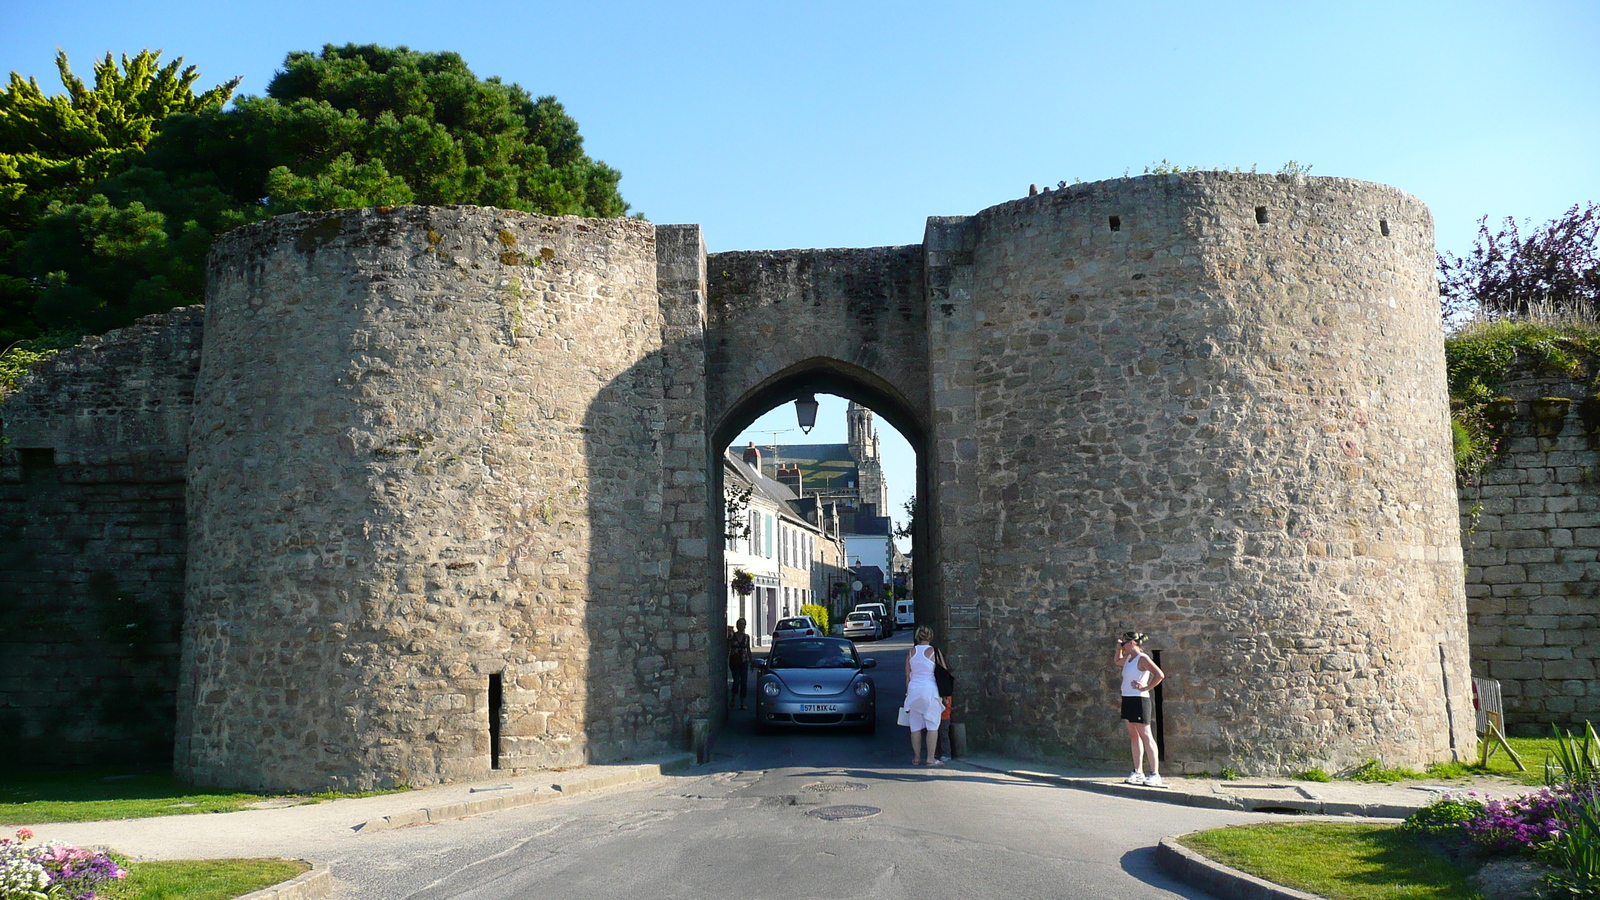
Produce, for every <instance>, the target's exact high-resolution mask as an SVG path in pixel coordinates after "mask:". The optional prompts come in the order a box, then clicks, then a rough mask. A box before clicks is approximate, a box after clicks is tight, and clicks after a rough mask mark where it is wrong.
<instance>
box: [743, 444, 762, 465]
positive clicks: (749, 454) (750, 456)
mask: <svg viewBox="0 0 1600 900" xmlns="http://www.w3.org/2000/svg"><path fill="white" fill-rule="evenodd" d="M744 464H745V465H747V466H749V467H750V468H752V469H755V470H756V471H757V472H760V471H761V451H760V450H757V449H756V442H755V441H751V442H750V445H749V446H748V447H745V448H744Z"/></svg>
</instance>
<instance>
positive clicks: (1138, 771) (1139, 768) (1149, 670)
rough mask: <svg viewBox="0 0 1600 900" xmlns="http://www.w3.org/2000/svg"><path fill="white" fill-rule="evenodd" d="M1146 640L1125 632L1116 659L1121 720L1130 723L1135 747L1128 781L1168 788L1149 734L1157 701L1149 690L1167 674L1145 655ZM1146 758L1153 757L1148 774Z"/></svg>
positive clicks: (1129, 727) (1138, 633)
mask: <svg viewBox="0 0 1600 900" xmlns="http://www.w3.org/2000/svg"><path fill="white" fill-rule="evenodd" d="M1147 640H1149V637H1148V636H1147V635H1146V634H1145V633H1144V632H1142V631H1125V632H1123V633H1122V637H1121V638H1119V639H1118V640H1117V655H1116V657H1115V658H1114V661H1115V662H1116V663H1118V664H1120V665H1121V666H1122V720H1123V721H1124V722H1127V723H1128V741H1129V743H1130V745H1131V747H1132V750H1133V773H1132V774H1130V775H1129V776H1128V783H1129V784H1145V785H1149V786H1150V787H1166V786H1167V785H1166V782H1164V781H1162V780H1161V761H1160V760H1159V759H1157V758H1156V739H1155V735H1153V734H1151V733H1150V723H1151V721H1153V720H1154V718H1155V715H1154V713H1155V701H1154V700H1153V699H1151V697H1150V692H1151V691H1152V690H1154V689H1155V686H1156V685H1158V684H1160V683H1161V682H1162V680H1163V679H1165V678H1166V677H1167V676H1166V673H1164V672H1162V671H1161V667H1160V666H1158V665H1156V664H1155V661H1154V660H1152V659H1151V658H1150V657H1148V656H1146V655H1145V652H1144V650H1143V649H1142V647H1141V645H1142V644H1143V643H1144V642H1145V641H1147ZM1146 757H1148V758H1149V760H1150V773H1149V774H1148V775H1147V774H1145V766H1144V763H1145V758H1146Z"/></svg>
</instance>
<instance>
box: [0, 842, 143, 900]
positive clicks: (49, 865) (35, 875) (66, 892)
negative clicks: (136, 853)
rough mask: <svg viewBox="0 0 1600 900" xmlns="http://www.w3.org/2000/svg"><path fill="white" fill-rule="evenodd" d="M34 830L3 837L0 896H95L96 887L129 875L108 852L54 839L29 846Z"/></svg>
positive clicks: (40, 899)
mask: <svg viewBox="0 0 1600 900" xmlns="http://www.w3.org/2000/svg"><path fill="white" fill-rule="evenodd" d="M32 838H33V832H31V831H29V830H28V829H26V828H20V829H18V830H17V836H16V838H15V839H12V838H0V900H49V898H71V900H94V896H95V892H94V887H95V885H97V884H100V883H101V882H105V881H111V880H114V879H117V878H122V877H124V876H126V875H127V873H126V872H124V871H123V870H122V868H121V867H120V866H118V865H117V863H116V861H115V860H113V859H112V858H111V857H110V856H109V855H108V854H106V853H102V852H100V851H97V850H83V849H81V848H78V847H73V846H70V845H68V844H62V843H57V842H55V841H51V842H50V843H47V844H44V845H43V846H40V847H28V846H26V844H27V842H28V841H29V840H30V839H32Z"/></svg>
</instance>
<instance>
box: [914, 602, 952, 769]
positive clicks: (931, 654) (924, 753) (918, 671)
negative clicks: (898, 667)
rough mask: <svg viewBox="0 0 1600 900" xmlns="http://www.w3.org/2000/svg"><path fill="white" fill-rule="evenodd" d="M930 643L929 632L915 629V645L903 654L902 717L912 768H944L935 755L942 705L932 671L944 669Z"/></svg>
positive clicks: (920, 627) (930, 630)
mask: <svg viewBox="0 0 1600 900" xmlns="http://www.w3.org/2000/svg"><path fill="white" fill-rule="evenodd" d="M932 642H933V629H932V628H929V627H928V626H926V625H922V626H919V627H918V628H917V633H916V644H915V646H913V647H912V648H911V649H910V650H909V651H908V652H907V653H906V702H905V705H904V706H903V707H902V709H903V710H904V711H905V713H906V724H907V725H908V726H910V728H911V764H912V765H914V766H921V765H929V766H942V765H944V763H942V762H940V761H939V757H938V754H937V750H938V747H939V718H940V716H942V715H943V714H944V701H943V700H941V699H940V698H939V684H938V682H937V681H936V680H935V679H934V669H935V668H936V667H944V654H942V653H939V652H938V651H937V650H934V649H933V646H932ZM948 671H949V670H948V668H946V672H947V673H948Z"/></svg>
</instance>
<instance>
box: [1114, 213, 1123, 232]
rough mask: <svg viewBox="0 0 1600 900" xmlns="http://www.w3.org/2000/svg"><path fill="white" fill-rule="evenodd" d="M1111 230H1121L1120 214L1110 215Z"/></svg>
mask: <svg viewBox="0 0 1600 900" xmlns="http://www.w3.org/2000/svg"><path fill="white" fill-rule="evenodd" d="M1111 230H1112V231H1121V230H1122V217H1121V216H1112V217H1111Z"/></svg>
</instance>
